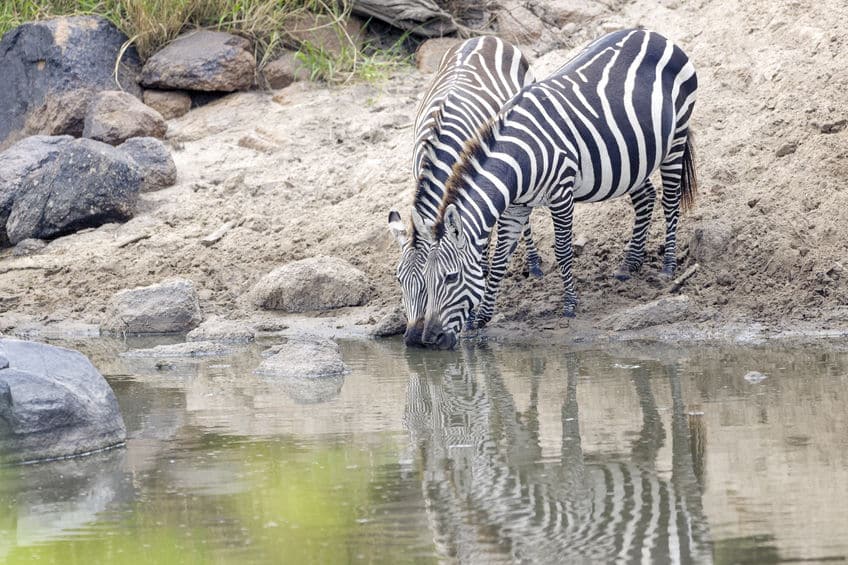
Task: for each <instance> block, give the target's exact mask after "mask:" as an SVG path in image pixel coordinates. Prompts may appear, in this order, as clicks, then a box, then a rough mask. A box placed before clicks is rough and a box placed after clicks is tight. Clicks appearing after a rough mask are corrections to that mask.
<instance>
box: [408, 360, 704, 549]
mask: <svg viewBox="0 0 848 565" xmlns="http://www.w3.org/2000/svg"><path fill="white" fill-rule="evenodd" d="M478 353H479V351H478ZM484 355H485V354H484ZM567 365H568V367H567V370H566V371H567V379H566V387H565V388H566V390H565V391H564V398H563V405H562V444H561V452H560V458H559V461H555V460H552V459H551V458H543V457H542V455H541V450H540V448H539V445H540V437H539V422H538V389H539V382H540V380H541V375H538V374H534V375H533V376H532V377H531V393H530V406H529V408H528V409H527V410H526V411H525V412H524V413H521V412H520V411H518V410H517V407H516V406H515V403H514V401H513V399H512V396H511V394H510V393H509V391H508V390H507V388H506V387H505V385H504V383H503V381H502V379H501V377H500V373H499V370H498V367H497V364H496V363H491V364H490V363H480V362H479V359H478V360H471V362H469V363H463V364H462V365H458V366H455V367H453V368H449V369H448V370H447V371H445V373H444V376H441V375H439V374H437V373H438V371H428V373H427V374H416V375H412V376H411V377H410V382H409V388H408V394H407V400H408V404H407V409H406V414H405V418H404V420H405V423H406V425H407V428H408V429H409V431H410V433H411V438H412V441H413V442H414V443H415V445H416V447H417V450H418V453H419V454H420V457H421V466H420V472H421V475H422V476H421V479H422V491H423V495H424V499H425V505H426V508H427V512H428V519H429V522H430V525H431V528H432V531H433V537H434V542H435V544H436V548H437V551H438V552H439V553H440V554H441V556H442V557H445V558H447V557H456V558H459V560H460V562H499V561H504V557H505V555H508V556H509V561H511V562H516V561H517V562H529V563H563V562H568V563H570V562H593V563H610V562H624V563H640V562H641V563H687V562H698V563H708V562H710V561H712V555H711V547H710V541H709V527H708V524H707V522H706V517H705V516H704V513H703V507H702V501H701V497H702V494H701V486H700V484H699V483H698V480H697V478H696V476H695V473H694V466H695V462H694V456H693V453H692V452H691V448H690V442H689V436H690V430H689V428H688V423H687V416H686V413H685V405H684V403H683V400H682V393H681V388H680V381H679V376H678V374H677V372H676V371H675V370H674V368H671V369H670V370H669V375H668V376H669V384H670V389H671V395H672V399H673V416H672V423H671V424H672V425H671V436H672V445H671V452H672V469H671V475H670V477H669V476H668V475H665V474H663V473H660V472H659V471H658V469H657V465H656V463H657V459H658V454H659V453H660V450H661V449H662V448H663V446H664V445H665V444H666V441H667V440H666V431H665V428H664V427H663V424H662V420H661V419H660V417H659V414H658V410H657V405H656V401H655V400H654V396H653V394H652V392H651V386H650V377H649V375H648V374H647V372H643V373H642V374H639V375H636V378H635V380H636V387H637V393H638V394H639V398H640V404H641V405H642V410H643V415H644V420H643V429H642V430H641V432H640V433H639V434H638V439H637V440H636V441H634V442H633V450H632V453H630V454H627V453H622V454H619V455H609V454H606V455H599V454H592V453H589V454H586V453H584V449H583V447H582V445H581V437H580V424H579V411H578V405H577V375H578V364H577V362H576V360H575V358H574V357H573V356H570V357H569V359H568V360H567ZM459 367H461V368H459ZM421 394H423V395H426V398H420V397H418V395H421Z"/></svg>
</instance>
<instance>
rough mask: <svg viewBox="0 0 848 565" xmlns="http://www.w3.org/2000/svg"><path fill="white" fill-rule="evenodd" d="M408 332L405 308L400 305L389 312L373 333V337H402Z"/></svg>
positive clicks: (381, 319)
mask: <svg viewBox="0 0 848 565" xmlns="http://www.w3.org/2000/svg"><path fill="white" fill-rule="evenodd" d="M404 331H406V312H404V310H403V306H402V305H400V304H398V305H397V306H395V307H394V308H392V309H391V310H389V311H388V312H387V313H386V314H385V315H384V316H383V317H382V318H380V320H379V321H378V322H377V324H376V325H375V326H374V329H373V330H372V331H371V335H373V336H375V337H391V336H394V335H400V334H402V333H403V332H404Z"/></svg>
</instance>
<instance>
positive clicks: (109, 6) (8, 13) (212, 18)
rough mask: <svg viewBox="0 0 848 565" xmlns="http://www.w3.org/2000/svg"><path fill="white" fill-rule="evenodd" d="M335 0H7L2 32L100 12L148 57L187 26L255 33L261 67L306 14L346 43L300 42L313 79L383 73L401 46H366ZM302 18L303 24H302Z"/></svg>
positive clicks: (0, 17) (1, 12)
mask: <svg viewBox="0 0 848 565" xmlns="http://www.w3.org/2000/svg"><path fill="white" fill-rule="evenodd" d="M339 6H340V5H339V4H337V3H336V2H334V1H332V0H327V1H324V0H3V1H2V2H0V35H2V34H4V33H6V32H7V31H8V30H10V29H12V28H13V27H16V26H18V25H20V24H22V23H24V22H27V21H32V20H38V19H44V18H49V17H53V16H60V15H72V14H97V15H100V16H103V17H105V18H107V19H109V20H110V21H111V22H113V23H114V24H115V25H116V26H117V27H118V28H119V29H120V30H121V31H123V32H124V33H125V34H126V35H127V37H129V38H130V42H131V43H132V44H133V45H135V47H136V49H137V50H138V53H139V55H141V57H142V59H146V58H147V57H149V56H150V55H152V54H153V53H155V52H156V51H157V50H159V49H160V48H162V47H163V46H164V45H166V44H167V43H168V42H170V41H172V40H173V39H174V38H175V37H176V36H177V35H179V34H180V33H181V32H183V31H185V30H186V29H193V28H208V29H216V30H220V31H227V32H230V33H235V34H238V35H241V36H244V37H246V38H248V39H250V40H251V41H252V42H253V45H254V48H255V51H256V60H257V62H258V63H259V66H260V67H261V66H262V65H263V64H264V63H266V62H267V61H268V60H270V59H271V58H272V57H273V56H274V55H275V54H277V53H278V52H279V51H280V49H281V48H283V47H284V46H295V47H296V46H297V42H296V41H294V39H293V38H292V37H291V36H290V35H289V34H288V33H287V31H286V30H287V29H290V28H291V24H292V22H294V21H297V20H298V19H299V18H300V19H301V20H300V21H302V18H303V17H304V16H305V15H307V14H313V15H318V16H320V19H317V18H315V19H314V20H313V21H315V22H316V23H315V27H314V28H308V29H318V28H327V29H332V30H333V31H334V32H335V33H336V35H337V36H338V37H339V40H340V42H341V44H342V45H343V48H342V49H341V50H340V52H335V51H325V50H323V49H320V48H318V47H316V46H313V45H311V44H309V43H304V44H302V45H300V46H299V47H300V54H299V59H300V60H301V62H302V63H303V64H304V65H305V66H306V67H307V68H308V69H309V71H310V74H311V76H312V78H313V79H314V80H326V81H339V80H347V79H348V78H350V77H351V76H359V77H362V78H364V79H366V80H374V79H376V78H379V77H381V76H382V75H383V74H384V72H385V71H386V70H387V69H389V68H391V67H392V66H394V65H397V64H398V63H399V62H400V60H399V57H398V51H397V49H390V50H382V51H381V50H373V49H371V50H369V49H368V48H367V47H366V48H365V49H363V48H362V47H361V46H360V45H358V44H357V42H356V41H355V40H354V38H351V37H350V36H349V35H348V33H347V31H346V30H345V26H344V23H345V22H346V20H347V18H348V16H349V6H348V5H347V3H341V7H339ZM301 25H302V24H301Z"/></svg>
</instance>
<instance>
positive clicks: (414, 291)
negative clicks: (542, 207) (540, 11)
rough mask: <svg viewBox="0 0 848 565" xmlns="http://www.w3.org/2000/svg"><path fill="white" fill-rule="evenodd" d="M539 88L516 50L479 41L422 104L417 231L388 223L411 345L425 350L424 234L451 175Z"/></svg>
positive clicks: (535, 266)
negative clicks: (483, 131)
mask: <svg viewBox="0 0 848 565" xmlns="http://www.w3.org/2000/svg"><path fill="white" fill-rule="evenodd" d="M532 82H533V75H532V73H531V72H530V70H529V63H528V61H527V59H526V58H525V57H524V55H523V54H522V53H521V52H520V51H519V50H518V49H517V48H515V47H513V46H512V45H510V44H508V43H506V42H504V41H502V40H500V39H498V38H496V37H490V36H485V37H477V38H473V39H469V40H468V41H465V42H463V43H462V44H459V45H457V46H455V47H453V48H451V49H450V50H448V52H447V53H446V54H445V56H444V58H443V59H442V62H441V65H440V67H439V70H438V72H437V73H436V76H435V77H434V79H433V82H432V85H431V86H430V88H429V90H428V91H427V93H426V94H425V96H424V98H423V100H422V101H421V103H420V104H419V107H418V110H417V113H416V120H415V146H414V151H413V159H412V161H413V174H414V176H415V178H416V179H417V186H416V191H415V197H414V200H413V210H412V214H411V215H412V226H411V229H410V230H409V231H408V230H407V227H406V224H405V223H404V222H403V221H402V220H401V216H400V214H399V213H398V212H397V211H396V210H392V211H390V212H389V218H388V219H389V230H390V231H391V232H392V233H393V235H394V236H395V238H396V239H397V241H398V243H399V244H400V245H401V250H402V252H401V258H400V263H399V264H398V267H397V272H396V275H397V279H398V282H399V283H400V286H401V293H402V302H403V306H404V310H405V311H406V318H407V320H408V325H407V330H406V333H405V340H406V343H407V345H420V344H421V343H420V340H421V332H422V329H423V320H424V305H425V302H426V294H425V292H424V279H423V271H424V260H425V258H426V257H427V252H428V250H429V240H428V239H427V238H422V237H420V234H421V233H422V232H424V231H429V229H430V227H429V225H430V224H432V223H433V222H434V220H435V218H436V216H437V214H438V211H439V204H440V203H441V201H442V197H443V195H444V186H445V181H447V179H448V177H449V176H450V172H451V168H452V167H453V165H454V163H455V162H456V161H457V160H458V159H459V156H460V152H461V150H462V147H463V146H464V145H465V143H466V142H467V141H468V140H469V139H472V138H473V137H474V136H475V135H476V133H477V131H478V130H479V129H480V128H481V127H483V126H484V125H485V123H486V122H487V121H488V120H490V119H492V118H493V117H494V116H495V115H496V114H497V112H498V111H499V110H500V109H501V107H502V106H503V104H504V103H505V102H507V100H509V99H510V98H512V96H513V95H515V94H517V93H518V91H519V90H520V89H521V88H522V87H524V86H526V85H528V84H530V83H532ZM521 231H523V236H524V241H525V244H526V248H527V270H528V273H529V274H531V275H533V276H534V277H540V276H542V271H541V269H540V259H539V254H538V251H537V250H536V247H535V245H534V244H533V239H532V233H531V230H530V224H529V223H528V222H524V224H522V227H521ZM498 254H503V253H502V251H498V252H496V255H498Z"/></svg>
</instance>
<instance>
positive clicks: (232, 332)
mask: <svg viewBox="0 0 848 565" xmlns="http://www.w3.org/2000/svg"><path fill="white" fill-rule="evenodd" d="M255 336H256V331H255V330H254V329H253V328H252V327H251V326H249V325H247V324H245V323H244V322H237V321H235V320H221V319H219V318H210V319H208V320H206V321H205V322H203V323H202V324H200V325H199V326H198V327H196V328H195V329H193V330H191V331H190V332H188V335H186V340H187V341H214V342H223V343H250V342H252V341H253V340H254V339H255Z"/></svg>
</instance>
